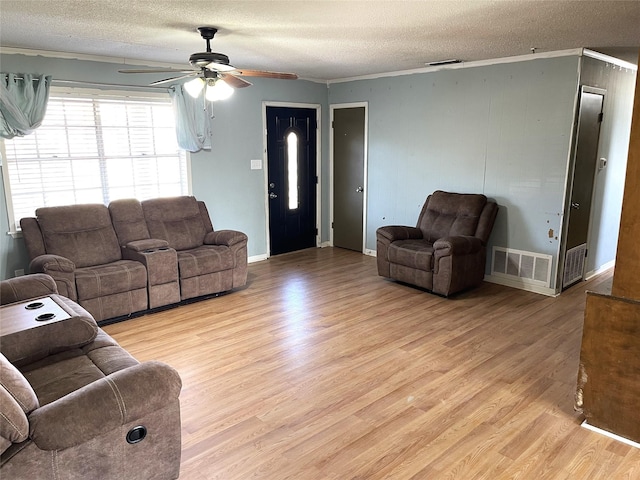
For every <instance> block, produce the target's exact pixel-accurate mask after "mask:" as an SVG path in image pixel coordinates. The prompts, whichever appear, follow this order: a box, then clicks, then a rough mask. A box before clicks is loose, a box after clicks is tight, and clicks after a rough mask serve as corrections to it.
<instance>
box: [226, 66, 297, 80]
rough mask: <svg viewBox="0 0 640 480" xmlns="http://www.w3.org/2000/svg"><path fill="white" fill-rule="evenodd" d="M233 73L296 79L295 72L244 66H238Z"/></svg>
mask: <svg viewBox="0 0 640 480" xmlns="http://www.w3.org/2000/svg"><path fill="white" fill-rule="evenodd" d="M233 73H234V75H242V76H243V77H264V78H279V79H281V80H296V79H297V78H298V75H296V74H295V73H282V72H266V71H263V70H247V69H245V68H239V69H237V70H236V71H235V72H233Z"/></svg>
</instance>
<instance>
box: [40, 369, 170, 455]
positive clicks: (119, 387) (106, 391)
mask: <svg viewBox="0 0 640 480" xmlns="http://www.w3.org/2000/svg"><path fill="white" fill-rule="evenodd" d="M181 388H182V381H181V380H180V376H179V375H178V372H176V371H175V370H174V369H173V368H172V367H170V366H169V365H167V364H164V363H162V362H157V361H150V362H145V363H141V364H139V365H135V366H133V367H129V368H125V369H123V370H120V371H118V372H115V373H112V374H111V375H108V376H106V377H104V378H101V379H100V380H96V381H95V382H93V383H90V384H88V385H85V386H84V387H82V388H80V389H78V390H76V391H75V392H72V393H70V394H68V395H65V396H63V397H61V398H59V399H58V400H56V401H54V402H51V403H49V404H47V405H45V406H43V407H40V408H38V409H36V410H34V411H33V412H31V414H30V415H29V430H30V434H29V436H30V437H31V439H32V440H33V442H34V443H35V444H36V445H37V446H38V448H40V449H42V450H62V449H65V448H70V447H73V446H76V445H79V444H81V443H84V442H86V441H88V440H90V439H92V438H94V437H97V436H99V435H101V434H103V433H105V432H107V431H109V430H112V429H114V428H119V427H121V426H122V425H125V424H127V423H130V422H133V421H135V420H137V419H140V418H142V417H144V416H145V415H146V414H147V413H150V412H154V411H156V410H159V409H161V408H163V407H165V406H166V405H168V404H169V403H170V402H172V401H174V400H175V399H177V398H178V396H179V395H180V389H181Z"/></svg>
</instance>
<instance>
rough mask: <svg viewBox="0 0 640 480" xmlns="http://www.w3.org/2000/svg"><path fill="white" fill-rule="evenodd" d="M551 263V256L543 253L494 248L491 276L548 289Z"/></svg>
mask: <svg viewBox="0 0 640 480" xmlns="http://www.w3.org/2000/svg"><path fill="white" fill-rule="evenodd" d="M551 261H552V257H551V255H545V254H543V253H534V252H525V251H522V250H514V249H511V248H503V247H493V258H492V260H491V274H492V275H496V276H501V277H505V278H511V279H518V280H519V281H522V282H524V283H531V284H535V285H542V286H545V287H548V286H549V281H550V280H551Z"/></svg>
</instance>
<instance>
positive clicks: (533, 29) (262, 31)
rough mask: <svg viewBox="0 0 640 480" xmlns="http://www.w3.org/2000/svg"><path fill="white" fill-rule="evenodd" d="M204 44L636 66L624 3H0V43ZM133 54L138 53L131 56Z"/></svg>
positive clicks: (269, 65)
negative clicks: (578, 56) (213, 31)
mask: <svg viewBox="0 0 640 480" xmlns="http://www.w3.org/2000/svg"><path fill="white" fill-rule="evenodd" d="M198 26H214V27H217V28H219V32H218V34H217V35H216V37H215V39H214V40H213V41H212V49H213V51H216V52H221V53H224V54H226V55H228V56H229V57H230V60H231V63H232V64H233V65H235V66H237V67H241V68H250V69H260V70H275V71H284V72H294V73H297V74H298V75H299V76H301V77H303V78H313V79H319V80H332V79H340V78H350V77H354V76H361V75H369V74H377V73H385V72H394V71H402V70H411V69H416V68H422V67H424V66H425V62H431V61H437V60H444V59H450V58H457V59H460V60H463V61H475V60H485V59H492V58H501V57H508V56H515V55H525V54H530V53H531V48H536V49H537V50H536V51H537V52H545V51H552V50H564V49H572V48H580V47H586V48H591V49H594V50H598V51H602V52H604V53H609V54H620V55H619V56H622V57H623V58H624V57H625V56H626V58H624V59H626V60H628V61H633V62H634V63H637V56H638V48H639V47H640V0H634V1H587V0H583V1H561V0H554V1H544V0H500V1H485V0H476V1H455V0H450V1H408V0H395V1H394V0H390V1H349V0H346V1H328V0H317V1H312V0H305V1H301V0H298V1H269V0H262V1H243V0H235V1H216V0H207V1H199V0H172V1H163V0H155V1H149V0H0V47H2V48H7V47H14V48H26V49H35V50H48V51H53V52H67V53H77V54H88V55H100V56H109V57H117V58H121V59H123V62H126V63H129V64H135V63H136V60H142V61H143V62H142V63H152V64H153V63H156V62H159V63H165V64H166V63H172V64H178V65H184V66H185V67H186V66H188V57H189V55H190V54H191V53H194V52H201V51H203V50H204V49H205V43H204V41H203V40H202V39H201V38H200V36H199V33H198V32H197V31H196V27H198ZM138 63H141V62H138Z"/></svg>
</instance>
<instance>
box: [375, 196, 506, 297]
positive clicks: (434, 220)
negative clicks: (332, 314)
mask: <svg viewBox="0 0 640 480" xmlns="http://www.w3.org/2000/svg"><path fill="white" fill-rule="evenodd" d="M497 213H498V205H497V204H496V203H495V202H494V201H491V200H487V197H485V196H484V195H480V194H460V193H449V192H443V191H440V190H438V191H436V192H434V193H433V194H432V195H429V196H428V197H427V201H426V202H425V204H424V206H423V207H422V211H421V212H420V216H419V217H418V222H417V225H416V226H415V227H409V226H385V227H380V228H378V230H377V231H376V237H377V263H378V274H379V275H381V276H383V277H388V278H392V279H394V280H398V281H400V282H403V283H408V284H411V285H415V286H418V287H421V288H424V289H426V290H429V291H431V292H433V293H437V294H440V295H444V296H448V295H451V294H453V293H456V292H459V291H461V290H465V289H467V288H471V287H475V286H477V285H479V284H480V283H481V282H482V279H483V278H484V271H485V263H486V249H487V248H486V246H487V240H488V238H489V235H490V233H491V229H492V228H493V223H494V221H495V218H496V214H497Z"/></svg>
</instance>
